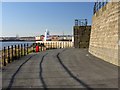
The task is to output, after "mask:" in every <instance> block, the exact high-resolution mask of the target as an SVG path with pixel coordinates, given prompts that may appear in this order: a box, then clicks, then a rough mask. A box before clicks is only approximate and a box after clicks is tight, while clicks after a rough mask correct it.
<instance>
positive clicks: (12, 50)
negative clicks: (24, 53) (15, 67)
mask: <svg viewBox="0 0 120 90" xmlns="http://www.w3.org/2000/svg"><path fill="white" fill-rule="evenodd" d="M11 54H12V55H11V59H12V61H13V45H11Z"/></svg>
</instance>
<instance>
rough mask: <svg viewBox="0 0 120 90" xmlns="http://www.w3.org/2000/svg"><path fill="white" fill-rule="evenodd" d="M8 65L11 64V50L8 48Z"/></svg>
mask: <svg viewBox="0 0 120 90" xmlns="http://www.w3.org/2000/svg"><path fill="white" fill-rule="evenodd" d="M8 63H10V48H9V46H8Z"/></svg>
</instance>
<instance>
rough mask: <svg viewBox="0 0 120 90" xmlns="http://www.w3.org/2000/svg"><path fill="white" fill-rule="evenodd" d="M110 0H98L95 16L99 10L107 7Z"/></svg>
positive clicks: (94, 9) (95, 6) (94, 10)
mask: <svg viewBox="0 0 120 90" xmlns="http://www.w3.org/2000/svg"><path fill="white" fill-rule="evenodd" d="M108 1H109V0H97V1H96V2H95V3H94V8H93V14H95V13H96V12H97V11H98V10H99V9H101V8H102V7H103V6H105V5H106V4H107V3H108Z"/></svg>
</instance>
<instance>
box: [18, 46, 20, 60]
mask: <svg viewBox="0 0 120 90" xmlns="http://www.w3.org/2000/svg"><path fill="white" fill-rule="evenodd" d="M18 58H20V46H19V44H18Z"/></svg>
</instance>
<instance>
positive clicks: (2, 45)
mask: <svg viewBox="0 0 120 90" xmlns="http://www.w3.org/2000/svg"><path fill="white" fill-rule="evenodd" d="M27 43H28V44H29V45H32V44H33V43H35V42H25V41H19V42H18V41H12V42H11V41H10V42H0V50H2V49H3V48H4V47H7V46H11V45H18V44H27Z"/></svg>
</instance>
